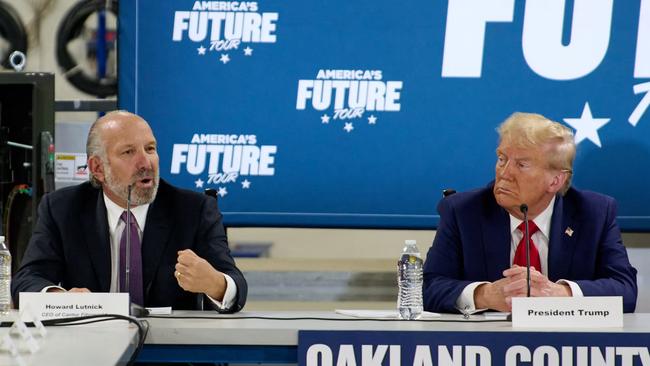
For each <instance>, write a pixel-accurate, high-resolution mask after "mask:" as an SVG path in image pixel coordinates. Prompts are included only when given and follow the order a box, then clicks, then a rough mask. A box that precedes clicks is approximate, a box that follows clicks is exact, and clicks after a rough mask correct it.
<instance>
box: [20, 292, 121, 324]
mask: <svg viewBox="0 0 650 366" xmlns="http://www.w3.org/2000/svg"><path fill="white" fill-rule="evenodd" d="M23 309H29V311H21V314H22V317H23V318H24V319H23V321H32V319H31V318H30V319H27V317H31V316H36V317H39V318H40V320H47V319H58V318H70V317H77V316H86V315H101V314H119V315H126V316H128V315H129V294H127V293H106V292H90V293H77V292H66V293H53V292H21V293H20V310H23ZM30 313H31V314H33V315H29V314H30Z"/></svg>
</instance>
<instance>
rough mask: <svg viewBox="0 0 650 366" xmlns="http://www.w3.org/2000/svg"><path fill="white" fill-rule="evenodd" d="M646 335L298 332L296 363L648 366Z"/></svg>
mask: <svg viewBox="0 0 650 366" xmlns="http://www.w3.org/2000/svg"><path fill="white" fill-rule="evenodd" d="M649 344H650V333H556V332H539V333H533V332H429V331H412V332H381V331H300V332H299V333H298V364H299V365H301V366H355V365H367V366H370V365H372V366H382V365H383V366H411V365H412V366H433V365H436V366H455V365H476V366H489V365H505V366H516V365H532V366H559V365H562V366H587V365H608V366H633V365H650V353H649V352H648V345H649Z"/></svg>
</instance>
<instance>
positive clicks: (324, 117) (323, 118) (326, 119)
mask: <svg viewBox="0 0 650 366" xmlns="http://www.w3.org/2000/svg"><path fill="white" fill-rule="evenodd" d="M320 121H321V123H330V116H328V115H327V114H324V115H322V116H320Z"/></svg>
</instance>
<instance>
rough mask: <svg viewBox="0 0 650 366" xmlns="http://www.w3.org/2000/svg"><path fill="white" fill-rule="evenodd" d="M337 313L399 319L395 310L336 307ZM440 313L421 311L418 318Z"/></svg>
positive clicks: (371, 317)
mask: <svg viewBox="0 0 650 366" xmlns="http://www.w3.org/2000/svg"><path fill="white" fill-rule="evenodd" d="M334 311H335V312H336V313H337V314H341V315H347V316H353V317H355V318H364V319H399V314H398V313H397V310H347V309H336V310H334ZM439 317H440V314H438V313H431V312H428V311H423V312H422V316H420V319H435V318H439Z"/></svg>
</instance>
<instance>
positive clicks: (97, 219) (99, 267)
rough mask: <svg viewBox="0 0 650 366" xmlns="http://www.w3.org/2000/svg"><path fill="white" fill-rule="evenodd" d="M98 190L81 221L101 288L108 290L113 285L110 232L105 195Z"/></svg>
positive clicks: (103, 290)
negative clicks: (95, 197)
mask: <svg viewBox="0 0 650 366" xmlns="http://www.w3.org/2000/svg"><path fill="white" fill-rule="evenodd" d="M97 192H98V193H97V200H95V204H94V205H93V204H92V202H93V201H92V200H91V201H89V207H88V209H87V210H86V211H87V212H88V215H85V216H84V217H82V218H81V221H82V227H83V231H84V239H85V241H86V244H87V246H88V252H89V253H90V261H91V263H92V265H93V267H94V270H95V274H96V276H97V280H98V282H99V290H100V291H102V292H108V291H110V287H111V244H110V239H109V237H110V234H109V230H108V219H107V218H106V206H105V205H104V195H103V194H102V191H101V190H99V189H98V190H97ZM93 213H94V215H93Z"/></svg>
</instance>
